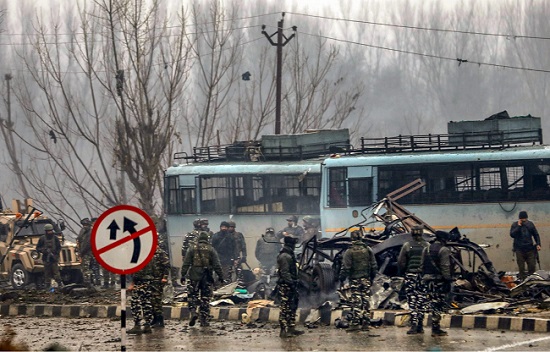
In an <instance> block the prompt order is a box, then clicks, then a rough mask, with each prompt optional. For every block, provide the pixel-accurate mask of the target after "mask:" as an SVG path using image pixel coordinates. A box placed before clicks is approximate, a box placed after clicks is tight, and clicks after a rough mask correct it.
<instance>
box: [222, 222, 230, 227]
mask: <svg viewBox="0 0 550 352" xmlns="http://www.w3.org/2000/svg"><path fill="white" fill-rule="evenodd" d="M222 226H225V227H229V223H228V222H227V221H222V222H221V224H220V227H222Z"/></svg>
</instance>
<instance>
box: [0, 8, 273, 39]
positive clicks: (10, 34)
mask: <svg viewBox="0 0 550 352" xmlns="http://www.w3.org/2000/svg"><path fill="white" fill-rule="evenodd" d="M279 13H280V12H270V13H264V14H262V15H253V16H247V17H237V18H228V19H225V20H220V21H211V22H204V23H199V24H196V23H194V24H187V25H185V26H183V27H195V26H205V25H209V24H217V23H223V22H233V21H241V20H248V19H253V18H260V17H266V16H271V15H276V14H279ZM183 27H182V26H166V27H157V28H155V30H158V29H172V28H183ZM249 27H252V26H249ZM256 27H257V26H256ZM243 28H246V27H243ZM204 33H207V32H204ZM83 34H86V33H85V32H72V33H51V34H49V33H43V34H41V36H42V35H44V36H65V35H83ZM195 34H196V33H195ZM3 35H5V36H10V37H11V36H25V37H27V36H34V35H36V33H30V34H25V33H0V36H3Z"/></svg>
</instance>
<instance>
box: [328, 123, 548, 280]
mask: <svg viewBox="0 0 550 352" xmlns="http://www.w3.org/2000/svg"><path fill="white" fill-rule="evenodd" d="M514 119H516V120H514ZM510 120H512V122H514V123H516V124H517V123H519V122H521V124H518V125H517V128H515V129H508V130H506V129H500V130H498V129H497V130H489V131H487V132H479V131H480V130H483V127H484V125H479V124H478V122H481V123H483V124H485V123H487V122H491V121H487V120H485V121H469V122H467V123H468V124H471V125H472V126H471V128H470V130H471V131H468V132H467V133H462V134H461V135H459V134H458V133H457V134H453V133H451V132H452V128H451V127H452V126H449V132H450V133H449V134H448V135H423V136H398V137H394V138H381V139H362V143H361V144H362V145H361V148H359V149H356V150H355V151H354V153H352V154H348V155H343V154H335V155H333V156H332V157H330V158H328V159H326V160H325V161H324V163H323V167H322V180H323V184H322V187H321V207H320V213H321V219H322V225H323V235H324V236H325V237H332V236H333V235H334V234H337V233H339V232H341V231H342V230H344V229H345V228H347V227H348V226H350V224H354V223H357V222H359V221H360V219H358V218H359V217H360V216H361V214H362V211H363V210H364V209H365V208H367V207H368V206H370V205H371V204H373V203H374V202H376V201H378V200H380V199H382V198H384V197H385V195H386V194H388V193H389V192H391V191H392V190H394V189H397V188H399V187H401V186H402V185H404V184H408V183H410V182H412V181H414V180H416V179H421V180H422V181H423V182H424V183H425V186H424V187H422V188H421V189H419V190H417V191H416V192H412V193H410V194H408V195H407V196H406V197H403V198H401V199H400V200H399V203H400V204H403V205H404V206H406V207H407V209H408V210H409V211H410V212H411V213H413V214H416V215H418V216H420V217H422V219H423V220H424V221H425V222H426V223H428V224H430V225H431V226H432V227H433V228H434V229H437V230H445V231H449V230H451V229H453V228H454V227H458V228H459V229H460V232H461V233H462V234H464V235H466V236H467V237H468V238H469V239H470V240H471V241H472V242H475V243H477V244H479V245H481V246H483V247H485V251H486V252H487V254H488V256H489V257H490V258H491V259H492V261H493V264H494V266H495V268H496V269H497V270H499V271H517V265H516V263H515V258H514V255H513V252H512V239H511V238H510V236H509V231H510V226H511V224H512V222H514V221H517V218H518V213H519V211H521V210H525V211H527V212H528V213H529V218H530V219H531V220H532V221H534V222H535V224H536V226H537V228H538V230H539V233H540V234H541V237H542V243H543V245H544V248H545V249H548V247H547V246H548V242H549V239H550V236H549V232H550V222H548V220H547V214H549V213H550V146H545V145H542V131H541V130H540V119H538V118H532V117H523V118H521V119H520V118H511V119H510ZM537 120H538V121H537ZM526 123H527V127H525V124H526ZM529 123H531V125H529ZM533 123H534V124H533ZM451 124H452V123H450V125H451ZM480 126H481V127H480ZM459 127H461V128H462V127H464V126H459ZM466 127H468V126H466ZM508 127H509V126H508ZM513 127H516V126H513ZM462 129H464V128H462ZM474 131H476V132H474ZM365 216H367V217H369V216H372V214H370V215H369V214H366V215H365ZM378 230H383V229H378ZM540 267H542V269H545V270H547V269H548V268H550V256H546V255H545V256H540Z"/></svg>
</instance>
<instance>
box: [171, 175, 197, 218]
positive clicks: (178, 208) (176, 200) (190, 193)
mask: <svg viewBox="0 0 550 352" xmlns="http://www.w3.org/2000/svg"><path fill="white" fill-rule="evenodd" d="M165 187H166V201H165V206H166V213H167V214H194V213H196V212H197V206H196V196H195V188H194V187H191V186H180V182H179V178H178V177H177V176H176V177H168V178H166V185H165Z"/></svg>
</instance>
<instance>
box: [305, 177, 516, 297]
mask: <svg viewBox="0 0 550 352" xmlns="http://www.w3.org/2000/svg"><path fill="white" fill-rule="evenodd" d="M424 185H425V183H424V182H423V181H421V180H415V181H413V182H411V183H409V184H407V185H405V186H403V187H401V188H399V189H397V190H395V191H393V192H391V193H389V194H387V195H386V197H385V198H383V199H382V200H380V201H378V202H375V203H373V204H372V205H370V206H368V207H366V208H365V209H363V210H362V211H361V216H362V218H363V220H362V221H360V222H358V223H356V224H354V225H352V226H350V227H348V228H346V229H344V230H343V231H340V232H338V233H336V234H335V235H334V236H333V237H331V238H321V239H318V238H317V237H313V238H311V239H310V240H308V241H306V242H304V243H302V252H301V254H299V255H298V257H299V275H300V281H301V286H302V288H303V289H304V290H305V291H306V292H307V293H309V294H315V293H322V294H330V293H333V292H334V291H336V288H337V286H338V277H339V272H340V268H341V265H342V258H343V254H344V252H345V251H346V250H347V249H348V248H349V247H350V246H351V243H352V242H351V238H350V236H349V235H348V234H349V233H350V232H352V231H356V230H358V231H360V232H361V234H362V237H363V241H364V242H365V243H366V244H367V245H369V246H370V247H371V249H372V251H373V252H374V255H375V257H376V261H377V264H378V268H379V271H378V272H379V274H383V275H386V276H388V277H394V276H397V275H398V268H397V258H398V256H399V252H400V250H401V247H402V246H403V244H404V243H405V242H407V241H410V240H411V239H412V236H411V229H412V227H413V226H417V225H421V226H423V227H424V239H425V240H426V241H428V242H430V241H432V240H433V239H435V235H434V234H435V229H433V228H432V227H431V226H430V225H429V224H427V223H425V222H424V221H423V220H422V219H420V218H419V217H417V216H416V215H415V214H413V213H411V212H409V211H408V210H407V209H406V208H404V207H403V206H401V205H400V204H399V203H397V202H396V200H397V199H399V198H402V197H404V196H406V195H408V194H410V193H412V192H414V191H416V190H418V189H420V188H422V187H423V186H424ZM382 211H385V212H383V213H382ZM368 213H371V214H372V215H371V216H370V217H368V216H367V214H368ZM374 224H382V225H383V227H384V230H383V231H375V230H374V228H373V225H374ZM449 233H450V235H451V236H450V240H449V241H448V243H447V246H448V247H449V248H450V249H451V253H452V256H451V263H452V273H453V278H454V279H463V280H467V282H468V283H469V284H468V287H467V289H466V290H465V289H461V288H458V287H457V288H455V289H454V292H453V293H454V294H455V298H456V299H457V300H458V301H461V296H467V297H470V295H469V294H468V292H470V291H471V290H475V291H479V292H484V293H502V292H509V289H508V288H507V287H506V285H505V284H503V283H502V282H501V281H500V278H499V273H498V272H497V271H496V269H495V268H494V266H493V263H492V261H491V260H490V259H489V257H488V256H487V253H486V252H485V250H484V249H483V247H482V246H480V245H478V244H476V243H474V242H471V241H470V240H469V239H468V238H467V237H466V236H464V235H462V234H461V233H460V232H459V230H458V228H456V227H455V228H454V229H452V230H451V231H450V232H449Z"/></svg>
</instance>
